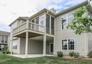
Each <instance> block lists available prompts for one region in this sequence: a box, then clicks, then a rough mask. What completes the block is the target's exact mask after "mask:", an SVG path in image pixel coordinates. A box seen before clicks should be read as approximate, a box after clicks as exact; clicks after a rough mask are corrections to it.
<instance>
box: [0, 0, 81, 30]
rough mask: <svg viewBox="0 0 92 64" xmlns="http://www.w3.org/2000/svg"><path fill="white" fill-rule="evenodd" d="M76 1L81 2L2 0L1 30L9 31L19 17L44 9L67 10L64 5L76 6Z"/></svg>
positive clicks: (67, 0)
mask: <svg viewBox="0 0 92 64" xmlns="http://www.w3.org/2000/svg"><path fill="white" fill-rule="evenodd" d="M74 1H75V3H77V2H80V0H0V30H5V31H9V27H8V25H9V24H10V23H11V22H12V21H14V20H15V19H16V18H17V17H19V16H31V15H32V14H34V13H35V12H37V11H39V10H40V9H42V8H55V9H61V8H67V6H66V7H64V5H65V4H66V5H71V4H72V3H73V4H74ZM82 1H83V0H82ZM73 4H72V5H73Z"/></svg>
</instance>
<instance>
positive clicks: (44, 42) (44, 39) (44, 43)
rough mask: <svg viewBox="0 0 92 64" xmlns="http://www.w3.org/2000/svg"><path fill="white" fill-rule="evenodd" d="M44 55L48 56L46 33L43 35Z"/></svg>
mask: <svg viewBox="0 0 92 64" xmlns="http://www.w3.org/2000/svg"><path fill="white" fill-rule="evenodd" d="M43 55H44V56H46V35H44V36H43Z"/></svg>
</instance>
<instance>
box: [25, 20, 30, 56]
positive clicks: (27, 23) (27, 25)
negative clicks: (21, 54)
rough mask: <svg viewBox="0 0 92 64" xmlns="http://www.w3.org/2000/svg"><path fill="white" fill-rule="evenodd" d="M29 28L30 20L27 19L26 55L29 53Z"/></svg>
mask: <svg viewBox="0 0 92 64" xmlns="http://www.w3.org/2000/svg"><path fill="white" fill-rule="evenodd" d="M28 28H29V20H27V22H26V29H27V31H26V44H25V55H26V56H27V55H28V40H29V39H28Z"/></svg>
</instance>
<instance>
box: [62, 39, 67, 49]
mask: <svg viewBox="0 0 92 64" xmlns="http://www.w3.org/2000/svg"><path fill="white" fill-rule="evenodd" d="M62 49H63V50H67V40H62Z"/></svg>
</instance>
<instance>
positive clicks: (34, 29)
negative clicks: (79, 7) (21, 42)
mask: <svg viewBox="0 0 92 64" xmlns="http://www.w3.org/2000/svg"><path fill="white" fill-rule="evenodd" d="M26 31H28V32H30V33H32V34H34V33H35V34H44V32H45V26H42V25H39V24H36V23H32V22H29V21H26V22H23V23H21V24H20V25H18V26H17V27H16V28H15V29H13V31H12V33H13V36H17V35H19V34H22V33H25V32H26Z"/></svg>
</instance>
